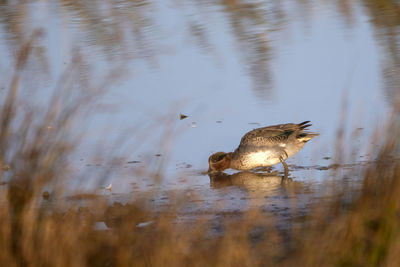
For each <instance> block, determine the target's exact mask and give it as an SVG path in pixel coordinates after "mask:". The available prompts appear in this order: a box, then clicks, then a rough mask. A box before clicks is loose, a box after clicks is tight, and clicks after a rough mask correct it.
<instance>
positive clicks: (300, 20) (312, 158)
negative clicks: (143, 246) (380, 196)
mask: <svg viewBox="0 0 400 267" xmlns="http://www.w3.org/2000/svg"><path fill="white" fill-rule="evenodd" d="M378 8H379V7H375V6H373V5H366V4H364V3H362V2H358V1H355V2H352V3H349V5H348V6H342V5H340V4H333V3H328V2H321V3H315V2H313V3H311V2H304V1H279V3H275V1H267V2H256V1H249V2H240V1H238V2H236V1H222V2H214V1H205V2H203V1H199V2H198V1H135V2H130V1H119V2H117V3H115V2H108V1H106V2H103V3H102V4H100V3H99V4H93V3H92V2H91V1H90V2H89V1H83V2H82V5H76V4H74V3H72V2H68V1H67V2H65V1H64V2H62V3H61V2H51V3H50V2H33V3H29V4H16V5H12V4H9V5H7V4H1V5H0V13H1V14H0V17H1V20H0V24H1V25H2V27H1V30H0V36H1V38H0V56H1V58H2V59H3V60H2V61H1V62H0V70H1V71H2V73H5V74H6V75H5V76H3V77H2V78H1V79H2V84H5V85H7V84H8V82H9V81H8V80H7V78H6V77H11V74H12V69H11V68H10V66H12V62H13V53H14V52H15V49H16V48H15V44H18V42H20V41H21V40H23V39H24V38H26V37H27V36H29V34H30V30H32V29H34V28H37V27H40V28H42V29H43V31H44V32H45V36H44V37H43V38H42V39H41V41H40V42H39V45H38V48H37V49H36V50H35V53H36V54H35V57H34V58H35V60H37V61H34V62H39V63H40V64H39V63H32V64H30V65H29V68H28V70H29V71H30V72H29V71H28V72H27V74H26V77H25V78H26V79H25V80H24V81H23V82H22V87H23V86H29V87H30V88H31V89H30V90H31V91H24V94H26V95H28V96H29V97H31V100H32V101H37V102H36V103H46V99H48V97H49V95H50V92H51V90H52V88H54V86H55V84H57V77H59V76H60V74H61V73H62V71H63V70H64V69H65V68H66V67H67V66H68V64H70V63H71V60H72V59H71V57H72V55H73V51H74V48H77V47H78V48H79V49H80V52H81V57H82V59H83V60H84V63H83V66H84V68H82V71H81V73H80V75H81V76H82V77H86V78H88V79H89V80H90V81H92V82H94V83H95V82H97V81H99V82H100V81H101V80H102V79H103V78H104V77H105V76H106V75H107V74H109V73H110V71H111V70H112V69H113V68H114V67H116V66H117V67H118V66H122V68H120V69H119V72H118V73H119V74H121V75H122V77H119V78H118V79H117V80H116V82H115V83H114V82H112V83H110V84H109V85H108V86H107V90H106V92H105V93H103V94H102V95H99V98H98V99H97V101H98V102H97V106H96V107H97V108H96V109H94V112H93V113H92V114H91V115H90V116H89V117H85V118H84V119H82V120H83V121H84V123H85V127H84V132H85V134H84V139H83V142H82V144H81V146H79V148H78V150H77V152H76V153H75V154H74V155H73V156H71V159H70V161H71V166H72V169H73V173H74V174H76V175H77V176H78V177H81V176H79V175H80V173H85V174H87V173H89V174H90V177H93V179H92V180H90V179H88V180H85V182H84V183H82V180H79V181H70V182H67V184H69V185H72V187H73V188H76V187H77V186H78V185H79V189H81V190H85V189H91V188H98V187H99V186H106V185H108V184H109V183H112V194H111V193H109V192H107V191H105V192H102V193H103V194H104V195H106V196H109V197H110V198H111V199H114V200H116V201H126V200H127V199H131V197H132V195H140V193H141V192H146V191H153V190H157V192H159V191H158V190H161V191H163V190H166V191H169V190H191V191H193V192H195V193H196V194H198V195H199V199H201V201H200V202H199V203H200V205H198V204H196V205H197V206H198V208H197V209H196V211H201V210H207V209H209V208H210V207H214V206H215V205H214V203H215V202H222V201H225V202H226V206H225V208H222V210H225V209H227V210H236V209H239V210H240V209H246V208H248V207H249V205H250V206H251V205H253V204H249V203H250V202H251V203H255V202H257V203H258V204H254V205H258V206H263V205H267V206H268V205H270V206H271V205H278V206H279V205H280V204H276V203H281V202H282V201H283V202H285V201H284V200H285V197H286V195H285V190H284V189H285V188H286V186H287V185H282V183H281V180H280V177H279V175H278V176H275V177H274V178H271V177H269V178H264V179H260V178H259V177H256V178H254V177H253V178H251V177H250V178H247V179H244V178H240V179H238V178H231V180H229V181H228V182H226V183H225V184H224V183H221V184H218V183H217V184H215V183H213V182H212V181H211V180H212V179H211V180H210V177H208V175H206V174H204V171H206V170H207V168H208V164H207V159H208V157H209V155H211V154H212V153H214V152H217V151H226V152H228V151H233V150H234V149H235V148H236V147H237V146H238V144H239V141H240V138H241V137H242V136H243V135H244V134H245V133H246V132H248V131H249V130H252V129H254V128H257V127H262V126H266V125H272V124H277V123H286V122H295V123H299V122H302V121H305V120H311V121H312V123H313V126H312V128H311V129H312V130H313V131H316V132H319V133H320V136H319V137H318V138H315V139H313V140H312V141H310V142H309V143H308V144H307V145H306V146H305V148H304V149H303V150H302V151H301V152H299V153H298V154H297V155H295V156H294V157H292V158H290V159H289V160H288V164H289V165H291V169H292V171H291V178H292V180H293V181H292V183H293V184H292V185H291V187H293V185H296V184H298V185H300V186H299V187H298V188H307V190H305V191H306V192H313V193H312V194H311V193H304V190H300V191H298V192H297V191H296V190H295V191H294V192H295V195H296V196H297V197H298V198H299V199H302V201H303V202H304V203H307V201H311V199H312V198H313V197H318V196H320V195H323V192H322V191H320V190H321V187H320V186H321V184H323V183H324V182H326V181H327V180H329V177H330V169H328V168H324V167H327V166H329V165H330V164H332V163H337V162H335V160H338V158H337V155H338V154H337V153H338V151H337V146H336V145H337V143H338V141H337V136H338V127H339V126H340V125H342V126H344V127H345V129H346V131H345V137H344V147H345V150H346V151H348V150H351V149H353V148H354V149H356V148H357V150H355V151H356V153H355V154H353V155H347V156H346V157H343V158H340V159H341V160H342V161H343V162H341V163H346V164H352V163H355V164H356V165H354V166H359V165H360V164H363V162H364V161H366V160H367V161H368V160H372V159H373V158H372V156H371V155H368V149H369V148H370V145H371V143H370V142H369V138H370V136H371V135H372V134H373V133H374V130H375V129H376V127H377V126H382V125H383V123H384V121H385V120H386V119H387V117H388V115H387V114H388V113H390V110H391V108H392V105H393V102H394V101H392V100H393V99H394V98H395V95H396V87H395V84H396V83H395V82H396V80H395V78H396V75H395V74H396V73H397V72H396V71H397V65H396V64H397V62H396V57H397V56H398V51H397V47H394V48H393V45H392V43H393V42H395V41H393V39H394V37H395V35H396V33H393V31H389V30H390V29H393V28H395V27H396V26H397V25H393V24H385V23H384V22H382V21H380V20H376V19H374V18H375V16H376V15H375V13H374V12H373V11H374V10H376V9H378ZM383 11H386V10H383ZM385 29H386V30H387V31H385ZM393 35H394V36H393ZM40 59H41V60H40ZM38 73H45V74H41V75H38ZM3 87H7V86H3ZM35 90H36V91H35ZM32 91H34V93H33V92H32ZM2 95H4V90H0V97H1V96H2ZM179 114H184V115H186V116H188V117H187V118H185V119H183V120H179ZM121 137H122V138H123V140H125V141H124V142H121V141H119V140H121ZM339 150H340V149H339ZM339 152H340V151H339ZM94 154H95V156H94ZM97 155H101V156H97ZM335 156H336V158H335ZM110 160H113V161H114V164H113V165H112V166H113V167H112V168H113V169H114V170H115V171H116V172H115V173H114V174H113V175H111V174H110V176H108V177H106V178H105V179H103V180H101V184H100V185H99V182H98V180H96V177H97V175H98V174H99V173H102V172H104V170H105V169H107V168H109V165H107V164H106V162H108V161H110ZM128 162H130V163H128ZM304 167H306V168H304ZM148 169H156V170H159V171H160V172H161V173H162V174H163V177H162V179H161V182H160V183H158V182H159V181H158V180H156V181H155V180H154V179H153V175H152V173H148V172H147V170H148ZM274 169H275V170H277V171H280V170H281V169H282V167H281V166H280V165H277V166H275V168H274ZM327 169H328V170H327ZM350 169H351V168H350ZM344 171H345V170H344ZM230 174H234V172H230ZM296 188H297V187H296ZM296 192H297V193H296ZM309 195H313V196H312V197H307V196H309ZM249 199H250V200H254V201H248V200H249ZM157 201H159V202H157ZM156 202H157V203H163V201H162V199H161V198H160V197H158V198H157V199H156ZM274 203H275V204H274ZM285 205H286V204H285ZM285 205H283V206H285ZM286 206H287V205H286ZM279 207H280V206H279ZM189 210H193V208H189Z"/></svg>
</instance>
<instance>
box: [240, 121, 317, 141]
mask: <svg viewBox="0 0 400 267" xmlns="http://www.w3.org/2000/svg"><path fill="white" fill-rule="evenodd" d="M308 123H309V121H305V122H302V123H299V124H295V123H287V124H279V125H272V126H267V127H263V128H258V129H254V130H252V131H250V132H248V133H246V134H245V135H244V136H243V137H242V139H241V141H240V146H248V145H251V146H276V145H278V144H279V143H282V142H285V141H287V140H288V139H289V138H290V137H291V136H296V135H297V133H299V132H302V131H303V130H304V129H305V128H307V127H309V126H310V124H308Z"/></svg>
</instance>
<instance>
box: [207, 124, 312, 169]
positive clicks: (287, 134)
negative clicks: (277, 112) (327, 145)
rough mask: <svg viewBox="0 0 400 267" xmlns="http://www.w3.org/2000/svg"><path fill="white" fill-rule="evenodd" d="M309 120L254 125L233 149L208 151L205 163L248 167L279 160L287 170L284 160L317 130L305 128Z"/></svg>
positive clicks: (228, 166) (215, 167)
mask: <svg viewBox="0 0 400 267" xmlns="http://www.w3.org/2000/svg"><path fill="white" fill-rule="evenodd" d="M309 122H310V121H304V122H302V123H299V124H295V123H287V124H279V125H272V126H268V127H263V128H258V129H254V130H252V131H250V132H248V133H246V134H245V135H244V136H243V137H242V140H241V141H240V145H239V147H238V148H237V149H236V150H235V151H234V152H229V153H225V152H217V153H214V154H212V155H211V156H210V157H209V159H208V163H209V166H210V169H209V170H210V171H223V170H225V169H228V168H231V169H235V170H250V169H254V168H257V167H268V166H272V165H275V164H277V163H279V162H281V163H282V165H283V167H284V168H285V175H287V174H288V167H287V164H286V163H285V160H286V159H287V158H289V157H291V156H293V155H294V154H296V153H297V152H298V151H300V149H302V148H303V146H304V145H305V144H306V143H307V142H308V141H310V140H311V139H312V138H314V137H316V136H318V135H319V134H318V133H312V132H309V131H307V130H306V128H307V127H309V126H311V124H310V123H309Z"/></svg>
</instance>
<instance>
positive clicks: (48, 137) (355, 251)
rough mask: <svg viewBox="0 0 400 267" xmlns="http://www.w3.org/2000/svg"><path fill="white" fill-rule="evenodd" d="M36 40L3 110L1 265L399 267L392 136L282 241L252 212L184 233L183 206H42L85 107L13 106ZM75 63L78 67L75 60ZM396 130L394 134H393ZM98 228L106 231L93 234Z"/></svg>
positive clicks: (61, 172)
mask: <svg viewBox="0 0 400 267" xmlns="http://www.w3.org/2000/svg"><path fill="white" fill-rule="evenodd" d="M37 34H39V33H37ZM35 38H37V36H36V35H34V36H33V37H32V39H31V40H29V41H28V42H27V43H26V45H25V46H23V47H22V48H21V51H20V53H19V57H18V59H17V60H16V66H15V74H14V77H13V78H12V81H11V85H10V86H9V88H8V91H7V96H6V98H5V99H4V101H3V102H1V103H0V104H1V109H0V166H1V168H0V174H1V175H0V178H1V179H2V181H6V182H7V184H6V185H1V186H6V187H7V189H6V191H7V198H6V200H5V203H4V204H2V205H1V206H0V218H1V219H0V247H1V249H0V265H1V266H28V265H29V266H268V265H282V266H294V265H295V266H332V265H337V266H397V265H398V262H399V260H400V258H399V254H398V251H399V249H400V220H399V214H400V203H399V193H400V164H399V163H398V161H396V160H394V159H393V154H394V153H395V152H396V149H397V148H398V147H399V146H398V140H397V138H396V136H398V135H397V134H392V135H391V136H388V137H385V138H386V145H385V146H383V148H381V150H379V151H376V152H377V160H376V161H374V162H373V163H371V164H370V165H368V166H367V167H365V169H362V170H361V172H362V173H361V175H362V177H363V183H362V186H361V189H360V191H359V192H357V195H356V197H354V198H351V200H350V201H349V200H348V199H347V200H343V198H342V197H341V196H343V195H348V194H351V193H352V192H346V190H349V189H344V188H336V189H335V190H336V191H335V192H334V193H335V194H334V195H337V196H338V197H337V198H334V199H333V200H332V199H330V200H326V201H321V202H320V203H318V204H316V205H315V207H313V208H312V209H311V211H310V213H309V215H308V216H306V217H304V218H303V219H302V221H301V223H300V224H299V223H297V224H296V225H297V226H296V228H295V229H293V230H292V231H284V233H283V232H282V231H281V230H279V229H277V227H276V222H275V221H274V218H273V216H266V214H265V213H262V212H260V211H258V210H252V209H250V210H249V211H246V212H243V213H240V214H237V216H236V217H235V219H230V217H229V216H227V217H226V221H225V222H223V223H222V225H224V227H223V229H220V230H219V231H218V233H217V234H215V233H213V231H212V229H213V226H212V225H211V224H210V222H209V221H207V220H205V219H204V220H203V219H202V217H201V216H199V217H198V220H197V221H195V222H191V223H190V225H187V224H184V223H181V222H180V221H179V209H180V204H179V202H180V201H177V202H176V203H177V204H172V205H169V206H168V207H167V208H164V209H162V210H158V211H152V210H144V209H142V208H140V205H139V203H136V202H133V203H129V204H125V205H122V204H119V203H114V204H112V205H110V204H107V203H102V202H101V201H100V202H96V201H94V203H95V204H92V205H89V206H88V207H86V208H83V207H79V208H78V207H71V206H72V205H71V203H63V202H62V201H61V202H62V203H57V205H56V204H55V205H53V206H51V207H49V206H46V205H43V203H44V201H43V200H42V194H43V190H44V189H45V188H49V187H52V188H53V189H54V190H55V191H53V192H61V191H62V190H63V188H62V187H57V186H58V182H59V181H60V180H62V179H65V177H67V176H68V173H69V168H68V161H67V157H68V155H70V153H71V151H73V150H74V148H75V147H76V145H77V144H78V143H79V138H77V137H73V136H75V135H71V133H70V131H71V130H70V127H69V126H70V125H71V121H73V120H74V118H76V116H79V112H80V108H81V107H82V106H86V105H87V103H88V101H89V99H90V98H88V97H86V95H84V96H82V98H80V101H79V102H76V101H66V100H65V95H62V96H63V97H62V98H61V97H60V95H61V94H55V97H54V98H53V99H52V100H51V105H50V108H49V109H48V110H47V112H45V113H43V112H38V111H35V110H34V109H28V110H27V109H22V108H21V107H20V106H19V102H18V95H19V94H18V82H19V77H20V74H21V71H22V69H23V68H24V64H25V63H26V61H27V58H28V57H29V54H30V49H31V47H32V43H33V42H34V41H35ZM73 62H74V64H76V65H75V66H74V67H76V66H79V60H76V61H73ZM74 67H72V68H71V69H74ZM69 75H71V76H69ZM73 77H74V76H73V75H72V74H70V73H69V72H67V73H66V74H65V77H64V82H63V83H62V84H64V85H65V83H66V82H67V83H71V84H73V82H72V80H73V79H74V78H73ZM67 89H68V90H70V89H71V88H67ZM48 125H52V129H53V130H50V129H49V128H48ZM393 125H394V123H393ZM398 129H399V128H398V127H396V126H393V128H392V129H391V130H390V132H391V133H398ZM336 175H339V174H336ZM57 190H58V191H57ZM175 197H176V199H180V198H181V199H184V200H185V199H187V196H186V197H181V196H180V195H176V196H175ZM138 202H139V201H138ZM58 207H63V208H60V209H58ZM222 218H224V217H222ZM222 220H223V219H222ZM98 222H104V223H105V224H106V225H107V227H108V229H107V230H101V229H99V228H98V227H96V224H98Z"/></svg>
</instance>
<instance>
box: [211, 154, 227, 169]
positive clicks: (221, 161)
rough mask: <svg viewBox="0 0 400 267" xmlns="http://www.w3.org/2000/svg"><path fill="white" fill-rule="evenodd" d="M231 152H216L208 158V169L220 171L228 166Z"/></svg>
mask: <svg viewBox="0 0 400 267" xmlns="http://www.w3.org/2000/svg"><path fill="white" fill-rule="evenodd" d="M231 158H232V153H225V152H217V153H214V154H212V155H211V156H210V157H209V158H208V165H209V168H208V171H219V172H222V171H224V170H226V169H228V168H229V166H230V164H231Z"/></svg>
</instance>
